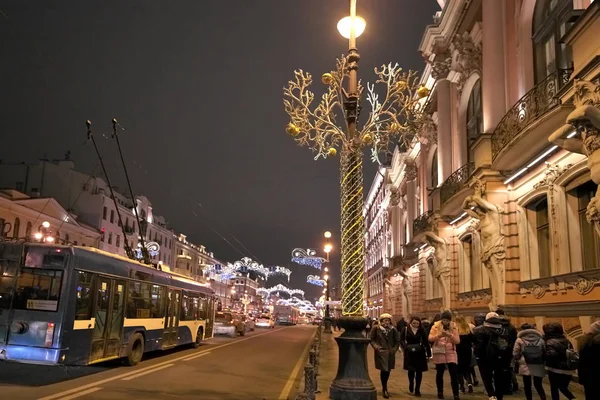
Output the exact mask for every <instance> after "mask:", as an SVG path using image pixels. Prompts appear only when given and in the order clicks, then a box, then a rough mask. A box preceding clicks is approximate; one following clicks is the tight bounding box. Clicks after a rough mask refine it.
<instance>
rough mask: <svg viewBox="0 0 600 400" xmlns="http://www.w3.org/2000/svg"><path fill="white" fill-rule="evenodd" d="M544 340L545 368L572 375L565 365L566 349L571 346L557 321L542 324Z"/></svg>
mask: <svg viewBox="0 0 600 400" xmlns="http://www.w3.org/2000/svg"><path fill="white" fill-rule="evenodd" d="M544 341H545V342H546V353H545V355H546V368H547V369H548V371H552V372H556V373H558V374H564V375H573V373H574V371H570V370H569V368H568V367H567V350H568V349H569V348H573V346H572V345H571V342H569V339H567V338H566V336H565V335H564V333H563V328H562V325H560V324H559V323H548V324H546V325H544Z"/></svg>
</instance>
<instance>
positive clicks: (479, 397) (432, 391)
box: [301, 332, 583, 400]
mask: <svg viewBox="0 0 600 400" xmlns="http://www.w3.org/2000/svg"><path fill="white" fill-rule="evenodd" d="M340 333H341V332H334V333H333V334H331V335H329V334H326V333H323V335H322V342H321V364H320V366H319V376H318V379H317V381H318V390H319V391H320V393H318V394H317V396H316V399H317V400H328V399H329V385H330V384H331V382H332V381H333V379H334V378H335V375H336V373H337V366H338V347H337V343H336V342H335V340H334V338H335V337H336V336H339V335H340ZM367 360H368V363H369V375H370V376H371V381H373V383H374V384H375V388H376V389H377V397H378V398H383V397H382V395H381V382H380V380H379V371H378V370H376V369H375V362H374V356H373V348H372V347H371V346H369V348H368V350H367ZM402 360H403V356H402V353H400V352H399V353H398V354H397V355H396V368H395V369H394V370H393V371H392V374H391V376H390V380H389V382H388V391H389V392H390V398H392V399H401V400H408V399H411V400H414V399H418V397H414V396H413V395H411V394H410V393H409V391H408V377H407V372H406V371H405V370H404V369H403V368H402ZM477 377H478V378H479V386H478V387H475V388H473V389H474V393H472V394H469V393H465V394H462V393H461V394H460V397H461V399H462V400H488V397H487V395H486V394H485V392H484V388H483V383H482V382H481V377H480V376H479V371H477ZM444 378H445V380H444V389H445V390H444V394H445V396H446V399H452V389H451V387H450V378H449V376H448V373H447V372H446V374H445V376H444ZM545 383H546V384H545V385H544V386H545V389H546V395H547V397H548V398H550V387H549V386H548V385H547V383H548V382H547V379H545ZM519 384H521V378H520V377H519ZM303 387H304V382H302V385H301V388H303ZM571 390H572V391H573V393H574V394H575V396H577V397H578V398H580V399H582V398H583V391H582V390H581V387H580V386H579V385H578V384H575V383H571ZM536 396H537V394H536V393H535V389H534V398H537V397H536ZM420 398H421V399H426V400H430V399H437V389H436V386H435V370H434V366H433V364H430V365H429V371H427V372H424V373H423V382H422V384H421V397H420ZM504 398H505V399H524V398H525V395H524V394H523V389H522V388H520V390H519V391H518V392H516V393H515V394H514V395H512V396H504Z"/></svg>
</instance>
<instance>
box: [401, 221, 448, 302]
mask: <svg viewBox="0 0 600 400" xmlns="http://www.w3.org/2000/svg"><path fill="white" fill-rule="evenodd" d="M423 235H424V236H425V241H426V242H427V243H429V245H430V246H431V247H433V249H434V254H433V256H434V257H433V260H432V261H433V271H432V272H433V277H434V278H435V279H437V281H438V282H439V283H440V286H441V288H442V309H443V310H449V309H450V263H449V262H448V244H447V243H446V239H444V238H441V237H439V236H438V235H436V234H435V233H433V232H432V231H427V232H424V233H423ZM405 280H406V278H405Z"/></svg>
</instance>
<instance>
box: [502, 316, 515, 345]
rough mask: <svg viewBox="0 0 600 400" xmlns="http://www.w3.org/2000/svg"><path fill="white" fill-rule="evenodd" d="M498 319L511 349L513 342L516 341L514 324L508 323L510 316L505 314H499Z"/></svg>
mask: <svg viewBox="0 0 600 400" xmlns="http://www.w3.org/2000/svg"><path fill="white" fill-rule="evenodd" d="M498 319H499V320H500V325H502V330H503V333H504V335H506V337H508V344H509V345H510V348H511V349H512V348H513V346H514V345H515V342H516V341H517V335H518V333H517V328H515V326H514V325H513V324H511V323H510V318H508V317H507V316H505V315H500V316H499V317H498Z"/></svg>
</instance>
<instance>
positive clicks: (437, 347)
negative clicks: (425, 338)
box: [429, 321, 460, 364]
mask: <svg viewBox="0 0 600 400" xmlns="http://www.w3.org/2000/svg"><path fill="white" fill-rule="evenodd" d="M443 331H444V326H443V324H442V321H438V322H436V323H435V324H433V326H432V327H431V331H430V332H429V341H430V342H432V343H433V345H432V346H431V352H432V354H433V363H434V364H458V355H457V354H456V345H457V344H459V343H460V337H459V335H458V329H457V327H456V324H455V323H454V322H450V329H449V330H448V331H447V332H449V333H450V335H451V336H449V337H445V336H442V332H443Z"/></svg>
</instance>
